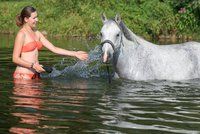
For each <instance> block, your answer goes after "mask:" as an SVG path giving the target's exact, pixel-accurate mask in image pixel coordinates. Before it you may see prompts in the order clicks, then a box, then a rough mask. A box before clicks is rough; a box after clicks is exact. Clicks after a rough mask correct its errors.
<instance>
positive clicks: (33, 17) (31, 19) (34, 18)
mask: <svg viewBox="0 0 200 134" xmlns="http://www.w3.org/2000/svg"><path fill="white" fill-rule="evenodd" d="M25 22H26V23H28V25H29V26H30V27H32V28H35V27H36V24H37V22H38V17H37V12H33V13H31V16H30V17H29V18H26V19H25Z"/></svg>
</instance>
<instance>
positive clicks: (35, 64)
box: [33, 63, 45, 73]
mask: <svg viewBox="0 0 200 134" xmlns="http://www.w3.org/2000/svg"><path fill="white" fill-rule="evenodd" d="M33 69H35V71H36V72H38V73H41V72H45V70H44V69H43V68H42V65H40V64H38V63H34V64H33Z"/></svg>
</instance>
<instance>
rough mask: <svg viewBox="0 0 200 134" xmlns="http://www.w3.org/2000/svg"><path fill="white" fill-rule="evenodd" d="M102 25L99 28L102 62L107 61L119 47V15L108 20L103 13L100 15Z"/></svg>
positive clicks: (120, 33)
mask: <svg viewBox="0 0 200 134" xmlns="http://www.w3.org/2000/svg"><path fill="white" fill-rule="evenodd" d="M101 18H102V21H103V27H102V29H101V33H100V36H101V45H102V51H103V62H108V61H109V60H111V59H112V58H113V54H114V52H115V51H116V50H117V49H118V48H119V46H120V43H121V38H122V34H123V33H122V32H121V30H120V27H119V23H120V22H121V18H120V16H119V15H116V16H115V19H110V20H108V19H107V18H106V16H105V15H104V14H102V16H101Z"/></svg>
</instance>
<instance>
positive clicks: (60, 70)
mask: <svg viewBox="0 0 200 134" xmlns="http://www.w3.org/2000/svg"><path fill="white" fill-rule="evenodd" d="M101 56H102V51H101V46H100V45H97V46H96V47H95V48H94V49H92V50H90V52H89V58H88V60H87V61H72V60H66V59H65V58H63V59H62V60H61V61H60V62H59V63H57V64H55V65H54V66H53V71H52V72H51V73H49V74H42V77H43V78H55V77H64V78H66V77H70V78H71V77H81V78H91V77H107V75H108V74H107V72H106V68H105V66H104V64H102V60H101Z"/></svg>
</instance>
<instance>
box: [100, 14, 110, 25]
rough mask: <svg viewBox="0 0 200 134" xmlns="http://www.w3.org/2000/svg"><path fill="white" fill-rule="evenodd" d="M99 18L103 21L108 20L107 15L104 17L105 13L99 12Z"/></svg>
mask: <svg viewBox="0 0 200 134" xmlns="http://www.w3.org/2000/svg"><path fill="white" fill-rule="evenodd" d="M101 20H102V22H103V23H104V22H106V21H107V20H108V19H107V17H106V15H105V13H102V14H101Z"/></svg>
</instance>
